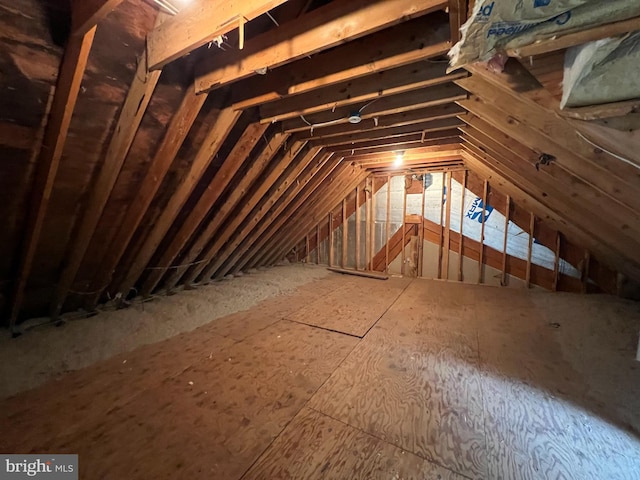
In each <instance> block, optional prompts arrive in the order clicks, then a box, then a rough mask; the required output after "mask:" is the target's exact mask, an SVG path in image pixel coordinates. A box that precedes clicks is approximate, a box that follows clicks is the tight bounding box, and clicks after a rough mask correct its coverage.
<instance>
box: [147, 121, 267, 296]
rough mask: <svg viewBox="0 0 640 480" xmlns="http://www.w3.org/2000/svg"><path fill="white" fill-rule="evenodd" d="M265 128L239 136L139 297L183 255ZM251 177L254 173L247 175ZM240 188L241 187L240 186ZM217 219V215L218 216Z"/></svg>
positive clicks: (253, 127) (257, 126)
mask: <svg viewBox="0 0 640 480" xmlns="http://www.w3.org/2000/svg"><path fill="white" fill-rule="evenodd" d="M267 127H268V125H262V124H260V123H258V122H256V123H252V124H250V125H249V126H247V128H246V129H245V131H244V132H243V133H242V136H241V137H240V139H239V140H238V141H237V142H236V144H235V145H234V147H233V149H232V150H231V152H230V153H229V155H227V157H226V158H225V159H224V162H223V163H222V165H221V166H220V168H219V169H218V171H217V172H216V174H215V176H214V177H213V180H211V182H210V183H209V185H207V189H206V190H205V191H204V192H203V193H202V195H201V196H200V198H198V201H197V202H196V204H195V205H194V207H193V208H191V210H190V212H189V215H188V217H187V218H186V219H185V220H184V222H182V224H181V225H180V228H179V229H178V231H177V232H176V233H175V235H174V236H173V238H172V239H171V242H170V243H169V245H168V246H167V247H166V248H165V249H164V251H163V252H162V255H161V256H160V259H159V260H158V262H157V264H156V265H154V267H153V268H154V269H153V270H152V271H151V272H150V273H149V275H148V276H147V278H146V280H145V281H144V283H143V284H142V288H141V290H140V294H141V295H143V296H145V297H146V296H148V295H149V294H151V293H152V292H153V291H154V289H155V288H156V286H157V285H158V283H159V282H160V280H161V279H162V277H163V276H164V275H165V273H166V272H167V269H169V268H171V264H172V263H173V262H174V260H175V259H176V258H177V257H178V255H179V254H180V252H182V251H183V249H184V248H185V246H186V245H187V243H188V242H189V241H190V240H191V238H192V237H193V235H194V233H196V231H197V229H198V227H199V226H200V225H201V223H202V222H203V221H204V220H205V218H206V217H207V215H208V214H209V212H210V211H211V208H212V206H213V205H215V204H216V202H217V201H218V199H219V198H220V196H221V195H222V193H223V192H224V191H225V189H226V188H227V187H228V186H229V184H230V183H231V181H232V180H233V178H234V176H235V175H236V174H237V173H238V172H239V171H240V169H241V168H242V166H243V165H244V162H246V161H247V158H248V157H249V155H250V154H251V152H252V151H253V149H254V148H255V146H256V144H257V143H258V142H259V141H262V136H263V135H264V133H265V132H266V130H267ZM251 175H255V172H251ZM243 186H244V185H243ZM218 216H219V214H218ZM192 260H193V256H192V255H191V254H190V253H189V254H188V256H187V260H185V263H191V261H192ZM183 271H184V270H183V269H176V270H175V271H174V272H173V273H172V275H171V279H170V281H169V282H168V283H169V284H170V285H168V286H169V288H171V287H173V285H175V283H177V281H178V280H179V278H180V276H181V273H182V272H183Z"/></svg>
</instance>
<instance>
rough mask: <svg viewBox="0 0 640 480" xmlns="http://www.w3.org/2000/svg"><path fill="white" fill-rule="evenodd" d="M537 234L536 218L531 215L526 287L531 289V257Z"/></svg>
mask: <svg viewBox="0 0 640 480" xmlns="http://www.w3.org/2000/svg"><path fill="white" fill-rule="evenodd" d="M535 232H536V216H535V215H534V214H533V213H531V220H530V221H529V246H528V248H527V275H526V277H525V280H524V281H525V286H526V288H529V287H530V286H531V255H532V253H533V239H534V235H535Z"/></svg>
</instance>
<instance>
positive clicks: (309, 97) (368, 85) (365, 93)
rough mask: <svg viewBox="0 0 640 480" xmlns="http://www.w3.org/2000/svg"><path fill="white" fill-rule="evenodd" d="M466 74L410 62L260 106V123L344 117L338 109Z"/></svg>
mask: <svg viewBox="0 0 640 480" xmlns="http://www.w3.org/2000/svg"><path fill="white" fill-rule="evenodd" d="M466 75H467V73H466V72H463V73H457V74H453V75H447V74H446V64H443V63H429V62H420V63H417V64H415V63H414V64H410V65H406V66H403V67H399V68H394V69H391V70H385V71H383V72H380V73H377V74H374V75H367V76H366V77H362V78H359V79H355V80H349V81H348V82H343V83H339V84H336V85H332V86H330V87H325V88H321V89H318V90H313V91H311V92H308V93H303V94H298V95H294V96H289V97H285V98H283V99H282V100H277V101H274V102H270V103H267V104H263V105H262V106H261V107H260V116H261V118H262V120H261V121H262V122H267V123H272V122H277V121H280V120H286V119H289V118H294V117H298V116H300V115H310V114H314V113H318V112H323V111H326V110H331V111H333V112H336V111H338V112H340V113H341V114H343V113H346V114H348V113H349V111H346V110H343V109H341V107H345V106H350V105H358V104H360V108H361V106H362V105H364V104H366V103H367V102H372V101H373V100H376V101H377V99H380V98H382V97H386V96H391V95H397V94H401V93H408V92H412V91H415V90H421V89H426V88H429V87H433V86H436V85H440V84H443V83H447V82H450V81H452V80H454V79H456V78H463V77H464V76H466ZM351 109H353V107H352V108H351ZM356 109H358V108H356ZM336 116H337V115H336Z"/></svg>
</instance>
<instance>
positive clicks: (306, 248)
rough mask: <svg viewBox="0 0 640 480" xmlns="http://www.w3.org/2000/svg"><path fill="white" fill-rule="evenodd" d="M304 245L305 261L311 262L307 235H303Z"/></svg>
mask: <svg viewBox="0 0 640 480" xmlns="http://www.w3.org/2000/svg"><path fill="white" fill-rule="evenodd" d="M304 246H305V253H306V255H305V257H306V258H305V263H311V252H309V235H305V237H304Z"/></svg>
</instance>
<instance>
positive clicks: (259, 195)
mask: <svg viewBox="0 0 640 480" xmlns="http://www.w3.org/2000/svg"><path fill="white" fill-rule="evenodd" d="M304 147H305V143H304V142H294V143H293V144H291V146H290V147H289V148H288V149H285V150H284V151H283V153H282V156H281V158H279V162H278V165H277V166H276V167H275V168H274V169H273V170H272V171H270V172H269V174H268V175H267V176H266V177H265V178H263V179H262V181H261V182H260V184H259V187H258V188H256V189H255V190H254V191H253V192H252V193H251V194H250V196H249V198H247V199H246V201H245V202H244V204H243V206H242V208H241V209H240V211H239V212H237V213H236V215H235V216H234V218H233V219H232V220H231V221H230V222H228V224H227V225H225V226H224V229H223V230H222V231H219V232H218V233H216V234H215V240H214V241H213V243H211V244H210V245H207V246H206V250H204V253H202V252H200V254H199V255H198V256H197V257H195V259H197V260H198V261H199V262H200V260H202V262H201V263H200V264H198V265H194V266H193V267H191V268H190V269H189V270H187V272H186V274H185V276H184V279H183V283H185V284H186V285H189V284H191V283H192V282H193V281H194V280H195V279H196V278H197V277H198V276H199V275H200V274H201V273H202V272H203V271H204V270H205V269H207V267H208V266H209V265H210V264H211V263H212V262H213V259H214V256H215V255H220V249H221V248H222V247H223V246H224V245H225V243H226V242H227V241H228V240H229V239H230V238H231V236H232V235H233V233H234V232H235V230H236V229H238V228H239V227H240V226H241V225H242V224H243V222H244V221H245V220H247V219H248V217H249V215H250V214H251V212H252V211H253V209H254V208H256V206H257V205H258V204H259V203H260V202H261V201H262V200H263V198H264V197H265V195H266V194H267V192H269V190H270V189H271V188H272V187H273V186H274V185H275V184H276V183H277V182H278V180H279V179H281V176H282V175H283V173H284V172H285V171H286V170H287V168H288V167H289V166H290V165H291V164H292V162H293V161H295V159H296V157H297V156H298V155H299V154H301V153H302V154H304V151H303V149H304ZM281 181H282V180H281ZM221 225H222V224H221ZM207 236H208V237H209V239H210V238H212V236H210V235H208V232H207ZM209 276H210V275H209V274H205V277H206V278H208V277H209Z"/></svg>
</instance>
